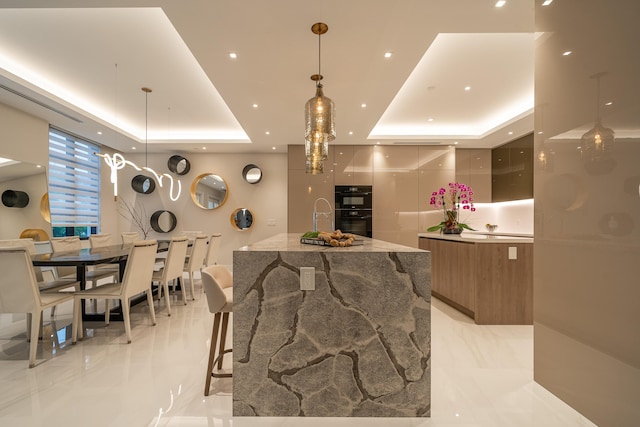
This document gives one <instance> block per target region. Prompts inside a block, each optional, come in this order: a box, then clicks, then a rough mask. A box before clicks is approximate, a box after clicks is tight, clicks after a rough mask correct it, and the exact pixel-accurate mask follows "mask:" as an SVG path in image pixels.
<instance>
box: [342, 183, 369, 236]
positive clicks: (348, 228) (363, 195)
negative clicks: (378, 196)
mask: <svg viewBox="0 0 640 427" xmlns="http://www.w3.org/2000/svg"><path fill="white" fill-rule="evenodd" d="M335 215H336V229H338V230H341V231H342V232H343V233H352V234H357V235H360V236H365V237H373V232H372V229H373V192H372V187H371V186H370V185H359V186H355V185H336V200H335Z"/></svg>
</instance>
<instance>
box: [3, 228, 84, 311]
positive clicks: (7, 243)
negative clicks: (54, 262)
mask: <svg viewBox="0 0 640 427" xmlns="http://www.w3.org/2000/svg"><path fill="white" fill-rule="evenodd" d="M0 247H10V248H26V250H27V253H28V254H29V256H31V255H34V254H35V253H36V246H35V244H34V241H33V240H31V239H4V240H0ZM33 272H34V274H35V275H36V283H37V285H38V290H40V292H50V291H60V290H62V289H70V290H71V289H72V290H76V291H79V290H80V282H78V281H77V280H75V279H69V278H67V279H60V278H58V276H57V275H56V270H55V269H51V270H45V271H44V272H43V271H42V270H41V268H40V267H34V268H33ZM55 314H56V307H55V306H53V307H51V317H54V316H55Z"/></svg>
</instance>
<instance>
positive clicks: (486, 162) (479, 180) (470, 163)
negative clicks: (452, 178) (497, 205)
mask: <svg viewBox="0 0 640 427" xmlns="http://www.w3.org/2000/svg"><path fill="white" fill-rule="evenodd" d="M456 181H457V182H460V183H463V184H466V185H468V186H470V187H471V188H473V193H474V196H473V200H474V202H482V203H491V149H489V148H486V149H479V148H468V149H467V148H463V149H456Z"/></svg>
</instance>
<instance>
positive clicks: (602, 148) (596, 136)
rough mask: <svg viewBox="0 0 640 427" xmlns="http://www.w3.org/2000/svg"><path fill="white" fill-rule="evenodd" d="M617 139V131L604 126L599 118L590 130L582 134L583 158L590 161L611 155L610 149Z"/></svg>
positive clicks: (596, 160)
mask: <svg viewBox="0 0 640 427" xmlns="http://www.w3.org/2000/svg"><path fill="white" fill-rule="evenodd" d="M614 140H615V132H614V131H613V130H611V129H609V128H606V127H604V126H602V123H601V122H600V120H598V121H597V122H596V124H595V126H594V127H593V129H591V130H590V131H588V132H587V133H585V134H584V135H582V139H581V142H582V145H581V147H582V155H583V159H584V160H586V161H590V162H598V161H600V160H603V159H605V158H606V157H608V156H609V151H610V150H611V146H612V144H613V142H614Z"/></svg>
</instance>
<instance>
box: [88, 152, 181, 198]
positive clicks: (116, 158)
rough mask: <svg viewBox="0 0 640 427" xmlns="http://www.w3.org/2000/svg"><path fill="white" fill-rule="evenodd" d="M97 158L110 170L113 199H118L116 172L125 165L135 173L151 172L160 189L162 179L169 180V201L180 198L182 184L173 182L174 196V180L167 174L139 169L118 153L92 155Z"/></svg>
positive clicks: (178, 181)
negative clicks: (176, 186) (176, 185)
mask: <svg viewBox="0 0 640 427" xmlns="http://www.w3.org/2000/svg"><path fill="white" fill-rule="evenodd" d="M93 154H95V155H96V156H98V157H102V158H103V159H104V162H105V163H106V164H107V166H109V168H110V169H111V178H110V179H111V183H112V184H113V195H114V197H118V171H119V170H120V169H124V167H125V166H126V165H130V166H133V168H134V169H135V170H137V171H143V170H144V171H147V172H151V173H152V174H153V175H154V176H155V177H156V181H158V185H159V186H160V187H162V178H165V177H166V178H169V198H170V199H171V201H172V202H175V201H176V200H178V199H179V198H180V193H181V192H182V183H181V182H180V180H179V179H178V180H175V182H177V183H178V193H177V194H176V195H175V196H174V195H173V190H174V179H173V177H172V176H171V175H169V174H168V173H163V174H162V175H158V174H157V173H156V171H154V170H153V169H151V168H149V167H146V166H145V167H143V168H140V167H138V165H136V164H135V163H133V162H131V161H129V160H126V159H125V158H124V156H123V155H122V154H119V153H115V154H114V155H112V156H110V155H108V154H101V153H93Z"/></svg>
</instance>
